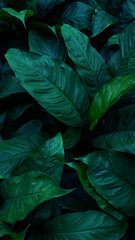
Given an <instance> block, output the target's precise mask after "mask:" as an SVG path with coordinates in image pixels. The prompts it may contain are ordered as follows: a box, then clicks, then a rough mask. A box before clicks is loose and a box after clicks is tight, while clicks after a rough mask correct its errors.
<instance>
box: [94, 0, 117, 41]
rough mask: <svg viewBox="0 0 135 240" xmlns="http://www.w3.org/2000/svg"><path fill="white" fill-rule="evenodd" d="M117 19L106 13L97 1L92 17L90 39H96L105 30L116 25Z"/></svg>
mask: <svg viewBox="0 0 135 240" xmlns="http://www.w3.org/2000/svg"><path fill="white" fill-rule="evenodd" d="M117 21H118V19H117V18H115V17H113V16H112V15H110V14H108V13H107V12H105V11H104V10H103V9H102V8H101V7H100V5H99V4H97V2H96V1H95V10H94V14H93V16H92V33H91V35H90V37H95V36H96V35H98V34H99V33H101V32H102V31H103V30H104V29H105V28H107V27H109V26H110V25H112V24H114V23H116V22H117Z"/></svg>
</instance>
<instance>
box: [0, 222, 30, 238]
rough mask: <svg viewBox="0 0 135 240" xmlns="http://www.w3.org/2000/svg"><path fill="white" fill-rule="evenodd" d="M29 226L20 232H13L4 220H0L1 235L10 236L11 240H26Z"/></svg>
mask: <svg viewBox="0 0 135 240" xmlns="http://www.w3.org/2000/svg"><path fill="white" fill-rule="evenodd" d="M27 229H28V227H27V228H26V229H25V230H24V231H23V232H20V233H15V232H13V231H12V230H11V229H10V227H8V226H7V225H6V224H5V223H4V222H2V221H1V222H0V237H5V239H6V236H9V237H10V239H11V240H24V239H25V234H26V231H27Z"/></svg>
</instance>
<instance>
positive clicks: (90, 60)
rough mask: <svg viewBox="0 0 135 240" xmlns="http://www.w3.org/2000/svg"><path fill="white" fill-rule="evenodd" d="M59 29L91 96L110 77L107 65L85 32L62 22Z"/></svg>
mask: <svg viewBox="0 0 135 240" xmlns="http://www.w3.org/2000/svg"><path fill="white" fill-rule="evenodd" d="M61 30H62V35H63V37H64V40H65V43H66V47H67V51H68V54H69V56H70V58H71V59H72V60H73V61H74V63H75V64H76V70H77V71H78V74H79V75H80V77H81V79H82V81H83V83H84V85H85V87H86V89H87V92H88V94H89V95H90V96H91V97H93V96H94V95H95V93H96V92H97V91H98V90H99V89H100V87H101V86H102V85H103V84H104V83H105V82H106V81H107V80H108V79H109V78H110V76H109V73H108V70H107V65H106V64H105V61H104V60H103V58H102V56H101V55H100V54H99V53H98V52H97V51H96V49H95V48H93V47H92V46H91V45H90V42H89V38H88V37H87V36H86V35H85V34H83V33H81V32H79V31H78V30H76V29H75V28H73V27H71V26H70V25H67V24H64V25H63V26H62V28H61Z"/></svg>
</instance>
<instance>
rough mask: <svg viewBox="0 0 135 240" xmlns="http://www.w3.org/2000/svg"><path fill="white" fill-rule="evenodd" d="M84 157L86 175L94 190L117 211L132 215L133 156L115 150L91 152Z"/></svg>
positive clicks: (134, 197)
mask: <svg viewBox="0 0 135 240" xmlns="http://www.w3.org/2000/svg"><path fill="white" fill-rule="evenodd" d="M86 157H87V162H88V170H87V176H88V179H89V181H90V183H91V184H92V186H93V187H94V188H95V190H96V191H97V192H98V193H99V194H100V195H101V196H102V197H103V198H105V199H106V201H108V202H109V203H110V204H111V205H112V206H113V207H114V208H116V209H117V210H118V211H120V212H121V213H123V214H124V215H126V216H134V213H135V179H134V178H135V175H134V167H135V161H134V157H133V156H132V155H128V154H123V153H119V152H115V151H98V152H93V153H91V154H89V155H87V156H86ZM86 157H85V158H86ZM116 166H117V167H116Z"/></svg>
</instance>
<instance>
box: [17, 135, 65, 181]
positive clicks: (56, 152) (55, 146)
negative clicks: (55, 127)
mask: <svg viewBox="0 0 135 240" xmlns="http://www.w3.org/2000/svg"><path fill="white" fill-rule="evenodd" d="M63 167H64V148H63V141H62V136H61V134H60V133H59V134H57V135H56V136H55V137H53V138H50V139H48V140H47V141H46V142H45V143H44V144H43V145H42V146H40V147H39V148H38V149H37V150H35V152H34V153H32V154H31V155H30V157H28V158H27V159H26V161H23V163H22V164H20V166H19V167H17V168H16V169H15V171H14V173H13V174H14V175H20V174H22V173H26V172H29V171H31V170H32V171H33V170H38V171H40V172H42V173H44V174H46V175H48V176H50V177H52V178H53V179H54V180H55V181H57V182H58V183H60V181H61V176H62V171H63Z"/></svg>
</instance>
